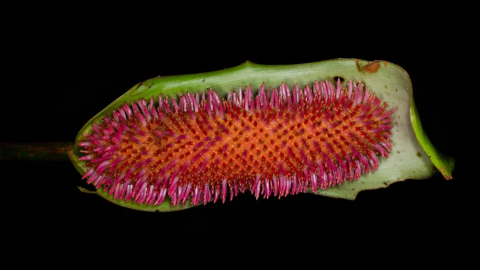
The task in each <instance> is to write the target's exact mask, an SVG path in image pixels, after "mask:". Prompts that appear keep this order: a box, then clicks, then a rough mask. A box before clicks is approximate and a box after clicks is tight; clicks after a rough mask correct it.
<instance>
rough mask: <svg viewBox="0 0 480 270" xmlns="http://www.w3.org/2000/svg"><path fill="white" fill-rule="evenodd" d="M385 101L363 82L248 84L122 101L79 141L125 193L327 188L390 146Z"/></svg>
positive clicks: (371, 163)
mask: <svg viewBox="0 0 480 270" xmlns="http://www.w3.org/2000/svg"><path fill="white" fill-rule="evenodd" d="M394 112H395V109H391V110H387V104H386V103H382V101H381V100H380V99H379V98H378V97H376V95H374V94H373V93H371V92H370V91H369V89H368V88H365V87H364V85H363V84H362V83H361V82H359V83H358V84H357V83H356V82H352V81H349V82H348V83H347V85H346V86H345V87H342V85H341V83H340V81H337V85H336V87H335V86H334V85H333V84H332V83H331V82H330V81H325V82H323V81H322V82H318V81H316V82H315V84H314V85H313V86H312V88H310V87H309V86H305V88H303V89H300V88H299V87H298V85H295V86H294V87H293V89H292V90H290V89H289V87H288V85H287V84H284V83H282V84H281V85H280V86H279V87H278V88H275V89H272V88H268V89H265V86H264V85H262V86H261V87H260V89H259V91H258V93H257V94H256V95H254V93H253V91H252V88H251V86H247V87H246V88H245V89H242V88H239V89H238V91H236V92H234V91H231V92H230V93H229V94H228V97H226V99H221V98H220V97H219V96H218V95H217V94H216V92H215V91H211V90H207V91H204V92H203V93H201V94H200V93H198V92H197V93H194V94H191V93H186V94H185V95H182V94H180V96H179V99H178V101H176V100H174V99H172V98H170V97H165V98H164V97H163V96H161V95H160V96H159V98H158V102H156V103H155V102H154V100H153V98H151V99H150V100H149V101H146V100H144V99H141V100H138V101H136V102H133V101H132V102H131V104H126V103H125V104H124V105H123V106H121V107H119V108H117V109H116V110H115V111H113V112H112V113H111V115H109V116H107V117H105V118H103V119H102V121H100V122H99V123H94V124H93V126H92V131H90V132H89V133H88V134H84V140H83V141H82V142H81V143H80V144H79V146H80V147H81V148H82V150H81V152H83V153H84V155H83V156H82V157H81V158H80V160H83V161H86V167H87V168H88V172H87V173H86V174H85V175H84V176H83V179H87V183H89V184H93V185H94V186H95V187H96V188H97V189H98V188H102V187H103V189H104V190H105V191H107V190H108V191H109V194H110V195H113V196H114V198H116V199H118V200H122V199H125V200H126V201H132V200H133V201H134V202H136V203H139V204H148V205H151V204H154V205H159V204H161V203H162V202H164V200H165V199H166V198H167V197H169V198H170V199H171V202H172V204H173V205H179V204H185V202H186V201H187V200H190V203H191V204H194V205H196V204H199V203H204V204H206V203H207V202H209V201H212V200H213V201H217V200H219V199H221V200H222V201H225V200H226V198H227V197H228V196H229V197H230V199H232V198H233V197H234V196H235V195H237V194H238V192H245V191H246V190H249V191H250V192H251V193H252V194H254V195H255V196H256V197H257V199H258V197H259V196H261V195H262V196H263V197H264V198H268V197H269V196H270V195H272V194H273V195H274V196H278V197H282V196H287V195H289V194H297V193H299V192H307V190H308V189H310V190H312V191H313V192H316V191H317V189H319V188H320V189H326V188H329V187H333V186H335V185H339V184H341V183H343V182H344V181H347V180H348V181H353V180H355V179H358V178H359V177H360V176H361V175H362V174H368V173H370V172H373V171H375V170H376V169H377V168H378V166H379V161H378V159H377V155H380V156H382V157H385V158H388V152H389V151H390V150H391V148H392V145H391V143H390V135H391V131H390V130H391V129H392V118H391V114H392V113H394Z"/></svg>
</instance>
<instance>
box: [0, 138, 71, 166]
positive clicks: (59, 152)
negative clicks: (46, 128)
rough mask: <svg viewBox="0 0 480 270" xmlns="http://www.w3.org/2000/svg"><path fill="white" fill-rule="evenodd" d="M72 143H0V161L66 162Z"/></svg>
mask: <svg viewBox="0 0 480 270" xmlns="http://www.w3.org/2000/svg"><path fill="white" fill-rule="evenodd" d="M72 149H73V142H43V143H4V142H0V160H44V161H67V160H69V158H68V152H69V151H71V150H72Z"/></svg>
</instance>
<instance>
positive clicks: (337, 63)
mask: <svg viewBox="0 0 480 270" xmlns="http://www.w3.org/2000/svg"><path fill="white" fill-rule="evenodd" d="M370 67H374V68H373V69H372V68H370ZM338 79H340V81H342V82H344V87H346V86H347V85H346V83H345V82H347V81H348V80H350V79H351V80H353V81H356V82H359V81H361V82H362V83H363V84H364V85H365V86H368V88H369V89H372V91H373V92H374V93H375V95H376V96H377V97H378V98H379V99H381V100H382V101H383V102H385V103H388V107H387V109H388V110H390V109H393V108H394V109H395V110H396V111H395V113H394V114H392V115H391V117H392V120H393V121H392V122H391V125H392V126H393V128H392V129H391V132H392V135H391V146H392V151H390V152H389V153H388V159H387V158H378V168H377V170H376V171H375V173H369V174H366V173H365V174H362V175H361V176H360V178H359V179H358V180H356V181H344V182H343V184H341V185H335V186H333V187H329V188H326V189H322V188H318V189H317V191H316V192H313V190H311V189H307V192H308V193H313V194H316V195H322V196H327V197H333V198H342V199H348V200H353V199H355V198H356V196H357V195H358V194H359V193H360V192H361V191H364V190H373V189H379V188H385V187H388V186H389V185H391V184H394V183H396V182H399V181H404V180H406V179H412V180H421V179H426V178H430V177H431V176H433V175H434V174H436V173H438V172H441V173H442V174H443V176H444V177H445V178H446V179H450V178H451V175H452V171H453V166H454V160H453V159H452V158H450V157H448V156H444V155H442V154H441V153H440V152H439V151H437V150H436V149H435V147H434V146H433V145H432V143H431V142H430V140H429V139H428V137H427V135H426V134H425V132H424V131H423V129H422V125H421V122H420V118H419V115H418V111H417V110H416V109H415V104H414V99H413V88H412V83H411V81H410V77H409V75H408V73H407V72H406V71H405V70H404V69H403V68H402V67H400V66H398V65H396V64H394V63H390V62H386V61H374V62H370V61H365V60H359V59H331V60H325V61H319V62H313V63H304V64H297V65H261V64H256V63H252V62H249V61H247V62H245V63H243V64H241V65H238V66H235V67H231V68H226V69H222V70H218V71H211V72H205V73H196V74H183V75H174V76H166V77H163V76H158V77H155V78H152V79H148V80H145V81H142V82H140V83H138V84H136V85H134V86H133V87H131V88H130V89H129V90H128V91H126V92H124V93H123V94H122V95H120V96H118V98H116V99H115V100H113V101H112V102H111V103H110V104H109V105H108V106H106V107H105V108H104V109H103V110H101V111H100V112H98V113H97V114H96V115H95V116H93V117H92V118H91V119H90V120H89V121H88V122H87V123H85V125H84V126H83V127H82V128H81V129H80V131H79V132H78V135H77V137H76V139H75V144H74V146H73V148H72V150H71V151H69V152H68V156H69V158H70V160H71V161H72V164H73V165H74V167H75V168H76V169H77V170H78V172H79V173H80V174H81V175H85V174H87V173H88V172H89V171H90V170H91V169H92V168H94V167H95V166H98V165H99V164H97V165H95V164H93V165H92V164H91V160H80V158H82V157H83V156H85V155H89V154H88V149H86V148H84V147H80V146H79V144H80V143H81V142H87V141H86V137H85V136H86V134H92V133H94V132H95V131H94V127H95V125H97V128H98V126H100V125H104V124H103V119H105V118H110V119H112V112H113V111H116V110H117V109H118V108H119V107H123V106H124V103H127V104H128V106H132V105H131V104H132V102H134V103H137V107H139V105H138V102H139V101H140V100H142V99H144V100H146V101H147V103H149V102H150V100H151V99H152V98H153V100H154V102H155V103H156V105H155V106H158V101H159V96H163V97H166V96H168V97H170V98H173V99H175V100H177V102H178V101H180V99H181V97H180V93H186V92H190V93H196V92H197V91H199V90H204V89H215V93H216V94H217V95H218V97H219V98H220V99H222V100H223V99H224V98H225V99H226V98H227V97H228V95H229V93H230V92H231V90H232V89H238V88H239V86H246V85H253V86H255V88H254V89H253V90H254V91H255V92H254V94H255V95H257V94H258V93H257V92H256V90H258V86H260V85H262V83H264V84H265V86H266V87H267V88H269V87H270V86H274V87H275V86H277V87H278V85H279V83H280V82H285V83H288V84H289V85H291V86H293V85H295V83H296V84H298V85H299V86H306V85H309V86H310V87H312V86H313V85H314V84H315V80H318V81H327V80H328V81H331V82H337V81H338ZM120 91H121V90H120ZM267 91H268V89H267ZM416 91H428V90H427V89H417V90H416ZM243 92H245V91H243ZM113 94H114V93H113ZM169 104H170V105H169V106H170V107H171V106H172V105H173V103H172V102H171V100H170V101H169ZM148 105H150V104H148ZM177 105H178V106H179V108H181V106H180V104H177ZM152 106H153V105H152ZM147 107H148V106H147ZM131 109H132V110H133V108H131ZM161 111H162V110H161ZM164 114H166V113H164ZM102 136H104V135H102ZM85 151H87V153H85ZM207 165H208V164H207ZM104 166H105V165H104ZM107 172H108V170H107ZM88 180H90V178H89V179H88ZM349 180H350V179H349ZM92 183H95V182H92ZM96 183H97V184H98V182H96ZM222 184H223V183H222ZM107 185H108V184H107ZM222 187H223V186H222ZM104 188H105V186H104V187H103V188H102V187H100V188H98V189H96V191H95V193H96V194H98V195H99V196H100V197H102V198H104V199H106V200H108V201H110V202H112V203H115V204H117V205H120V206H122V207H127V208H131V209H135V210H141V211H149V212H155V211H160V212H169V211H178V210H184V209H187V208H190V207H193V206H195V205H193V204H192V203H191V201H190V200H188V199H187V201H186V202H185V205H183V202H182V203H180V204H178V199H177V200H176V201H175V202H174V201H173V200H172V198H170V197H169V196H168V195H167V196H165V197H166V198H165V201H164V203H161V204H159V205H155V204H154V203H152V204H150V205H148V204H146V203H141V204H140V203H136V202H134V200H135V198H133V199H131V200H130V201H128V202H127V201H126V200H125V199H124V200H119V199H115V198H114V196H115V194H114V193H112V194H110V195H109V193H110V191H111V190H109V189H108V188H107V189H105V190H104ZM228 188H229V186H228V185H227V190H228ZM290 191H291V189H290ZM212 192H216V191H212ZM219 192H220V191H219ZM272 192H273V191H272ZM290 194H291V193H290ZM172 195H173V193H172ZM261 195H262V194H261ZM278 197H279V196H278ZM278 197H277V198H278ZM220 198H221V196H220ZM137 201H138V200H137ZM180 202H181V201H180ZM173 203H176V206H172V204H173ZM196 205H200V203H199V204H196Z"/></svg>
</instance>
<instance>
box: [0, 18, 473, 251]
mask: <svg viewBox="0 0 480 270" xmlns="http://www.w3.org/2000/svg"><path fill="white" fill-rule="evenodd" d="M58 23H60V22H58ZM192 25H193V24H192ZM192 25H191V26H192ZM30 27H31V29H32V32H30V33H31V35H29V36H28V38H26V37H25V36H22V35H20V34H18V33H16V32H15V33H13V34H14V35H12V36H11V37H10V38H9V39H8V40H6V41H5V42H7V43H8V44H10V46H9V49H8V50H5V51H4V53H3V55H4V59H3V60H4V61H3V62H2V63H1V64H2V65H3V66H4V68H5V69H6V71H4V72H3V73H2V81H1V84H2V85H1V99H0V100H1V102H0V114H1V124H0V141H2V142H47V141H73V140H74V138H75V136H76V134H77V132H78V131H79V130H80V128H81V127H82V126H83V125H84V123H86V122H87V121H88V120H89V119H90V118H91V117H93V116H94V115H95V114H96V113H97V112H99V111H100V110H101V109H103V108H104V107H105V106H107V105H108V104H109V103H110V102H111V101H113V100H114V99H116V98H117V97H118V96H120V95H121V94H122V93H124V92H125V91H127V90H128V89H130V87H132V86H133V85H135V84H136V83H138V82H140V81H143V80H146V79H149V78H152V77H155V76H157V75H163V76H165V75H175V74H185V73H197V72H207V71H214V70H219V69H223V68H227V67H233V66H236V65H239V64H241V63H243V62H244V61H246V60H250V61H253V62H256V63H259V64H296V63H307V62H315V61H320V60H326V59H332V58H350V57H351V58H359V59H364V60H386V61H389V62H393V63H395V64H398V65H400V66H402V67H403V68H404V69H405V70H406V71H407V72H408V73H409V75H410V77H411V79H412V83H413V90H414V97H415V100H416V104H417V107H418V110H419V113H420V116H421V120H422V123H423V126H424V128H425V130H426V132H427V134H428V135H429V137H430V139H431V141H432V142H433V144H434V145H435V146H436V147H437V148H438V149H439V150H440V151H441V152H443V153H444V154H447V155H449V156H453V157H455V158H456V159H457V166H456V169H455V171H454V173H453V180H450V181H446V180H445V179H443V177H442V176H441V175H440V174H438V175H436V176H433V177H432V178H431V179H428V180H423V181H413V180H406V181H404V182H399V183H395V184H393V185H391V186H390V187H388V188H385V189H379V190H375V191H365V192H362V193H360V194H359V195H358V197H357V199H356V200H355V201H347V200H341V199H333V198H326V197H321V196H314V195H308V194H302V195H297V196H288V197H286V198H282V199H280V200H278V199H277V198H272V197H271V198H270V199H268V200H265V199H259V200H258V201H256V200H255V199H254V197H253V196H251V195H250V194H243V195H240V196H238V197H236V198H235V199H234V200H233V201H231V202H230V201H228V202H226V203H225V204H222V203H217V204H209V205H207V206H199V207H195V208H193V209H189V210H185V211H181V212H174V213H144V212H137V211H133V210H129V209H125V208H121V207H119V206H116V205H114V204H111V203H108V202H107V201H105V200H103V199H102V198H100V197H98V196H95V195H89V194H84V193H81V192H79V190H78V189H77V186H79V185H82V183H83V182H82V181H81V179H80V178H81V177H80V175H79V174H78V172H77V171H76V170H75V168H74V167H73V166H72V164H70V163H69V162H8V161H7V162H6V161H1V162H0V178H1V182H2V187H1V190H2V196H3V198H4V199H3V221H2V223H3V224H4V225H6V227H7V228H8V229H7V231H8V233H12V234H13V235H15V237H16V238H15V239H16V240H15V241H14V242H11V243H16V244H18V243H20V244H19V245H18V247H17V248H18V249H19V250H23V249H25V248H26V249H27V250H30V249H31V250H41V249H42V247H43V245H44V244H45V243H51V244H53V245H55V246H58V247H72V246H76V245H77V244H79V243H83V242H86V241H87V242H88V243H90V244H89V249H87V250H85V252H86V253H85V254H87V253H88V252H90V251H91V249H92V248H93V249H95V244H94V243H97V242H103V243H108V245H113V246H116V245H119V246H122V245H124V246H127V247H132V246H135V245H136V244H143V243H145V242H153V243H158V245H159V246H163V247H168V248H169V249H173V250H176V248H177V247H183V249H185V246H187V247H188V248H187V250H197V249H199V248H202V247H208V248H212V249H219V250H222V249H223V248H225V249H227V248H228V247H231V246H237V245H244V244H245V245H246V246H248V247H251V248H253V247H256V248H258V249H260V251H261V250H262V249H263V248H264V247H265V248H276V247H277V248H278V247H282V246H285V247H288V248H289V249H290V248H292V247H296V249H299V250H300V251H301V250H303V249H307V248H306V247H305V246H304V245H303V244H305V243H313V244H314V245H317V244H318V245H320V244H321V245H327V246H331V247H332V248H334V249H338V250H344V249H349V248H351V247H353V248H359V247H361V246H363V245H365V244H367V243H371V242H372V240H374V241H376V242H374V243H378V246H383V245H386V244H391V243H393V245H394V246H397V245H403V244H407V245H408V246H409V247H410V248H415V249H416V250H417V251H421V250H422V247H424V246H425V247H426V246H427V245H428V246H429V247H430V246H436V247H438V248H439V250H440V249H442V247H444V246H443V244H444V243H445V242H446V241H449V243H453V244H452V245H454V246H456V244H457V243H458V242H457V240H458V239H468V238H469V237H470V234H469V231H470V228H472V226H473V225H472V224H473V223H474V221H473V217H472V214H473V212H472V211H473V208H472V207H473V205H474V194H475V191H474V190H473V189H472V188H471V186H470V183H471V181H472V179H471V178H470V177H468V176H467V175H466V173H465V170H466V169H467V168H466V167H467V166H466V165H465V161H466V155H464V152H466V151H467V150H468V149H471V148H472V147H473V146H474V145H475V144H476V142H475V141H473V142H472V141H469V139H471V137H470V136H472V133H473V131H469V130H470V128H471V127H472V126H471V125H473V123H471V125H470V126H469V127H465V126H463V125H462V124H461V123H460V120H461V119H464V118H466V117H467V116H465V114H462V112H464V111H465V109H466V108H465V107H466V106H467V105H466V102H468V99H470V97H469V95H467V94H465V91H467V88H468V87H470V86H471V85H472V84H473V83H474V79H475V78H471V77H468V76H466V75H465V74H464V71H466V68H465V66H464V65H463V64H461V62H460V60H462V59H465V57H467V56H468V53H467V52H465V51H456V53H454V52H453V51H452V48H451V47H450V43H446V40H448V39H447V38H446V37H445V35H443V33H442V31H441V30H435V29H433V30H432V29H431V30H432V31H431V32H428V33H429V34H426V33H424V32H414V31H415V30H416V27H415V26H411V27H410V28H409V27H407V26H403V25H398V26H397V28H395V29H394V32H395V33H391V34H390V35H386V36H385V35H383V33H385V32H381V31H379V32H375V31H370V30H369V31H358V32H354V31H350V32H344V31H340V28H338V29H335V28H329V29H328V30H327V31H326V32H322V33H321V32H320V31H318V32H314V31H312V30H310V32H308V31H306V32H303V31H302V29H300V28H298V29H297V28H295V29H294V30H295V31H289V34H287V33H283V30H282V29H275V30H273V29H269V28H265V29H263V30H261V29H255V30H257V31H255V32H249V30H247V29H243V28H242V27H238V28H235V29H233V30H232V29H229V28H228V27H227V28H228V31H227V30H222V29H216V28H215V27H214V26H211V27H210V26H205V28H199V29H197V28H195V27H194V26H192V28H189V29H188V30H185V29H180V30H171V29H170V27H169V26H168V25H164V26H163V27H161V28H160V29H158V31H157V32H155V31H149V32H139V33H135V31H134V32H128V34H127V33H123V32H122V31H120V30H117V31H116V32H114V33H112V32H111V31H110V29H109V28H106V29H104V30H100V31H98V30H99V29H97V31H96V32H95V35H93V34H92V35H90V34H89V30H85V29H83V28H82V27H81V26H79V27H76V28H74V29H71V28H68V30H65V31H61V30H58V31H46V30H45V29H46V28H48V27H46V28H42V27H36V26H35V24H31V26H30ZM202 27H203V26H202ZM50 30H51V29H50ZM130 30H131V29H130ZM290 30H292V29H290ZM268 31H273V33H271V32H270V33H269V34H268V35H262V33H263V32H265V33H267V32H268ZM99 32H100V33H99ZM179 32H180V33H182V34H178V33H179ZM251 33H252V34H251ZM253 33H255V35H253ZM409 33H414V34H413V35H410V34H409ZM224 34H226V35H224ZM300 37H301V38H300ZM17 38H19V39H20V41H21V42H17V41H18V40H17ZM442 42H443V43H442ZM467 85H468V87H467ZM458 131H465V132H461V134H459V132H458ZM13 246H16V245H13ZM14 248H15V247H14ZM61 249H62V248H60V250H61ZM92 252H93V251H92ZM77 254H78V253H77ZM73 256H75V255H73ZM85 256H87V255H85ZM92 256H93V255H92Z"/></svg>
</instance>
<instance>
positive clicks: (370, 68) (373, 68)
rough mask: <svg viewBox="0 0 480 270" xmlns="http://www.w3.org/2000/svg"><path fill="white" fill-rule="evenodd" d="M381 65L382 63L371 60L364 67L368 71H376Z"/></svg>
mask: <svg viewBox="0 0 480 270" xmlns="http://www.w3.org/2000/svg"><path fill="white" fill-rule="evenodd" d="M379 67H380V64H379V63H378V62H371V63H368V64H367V65H366V66H364V67H363V70H365V71H366V72H368V73H375V72H377V69H378V68H379Z"/></svg>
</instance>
